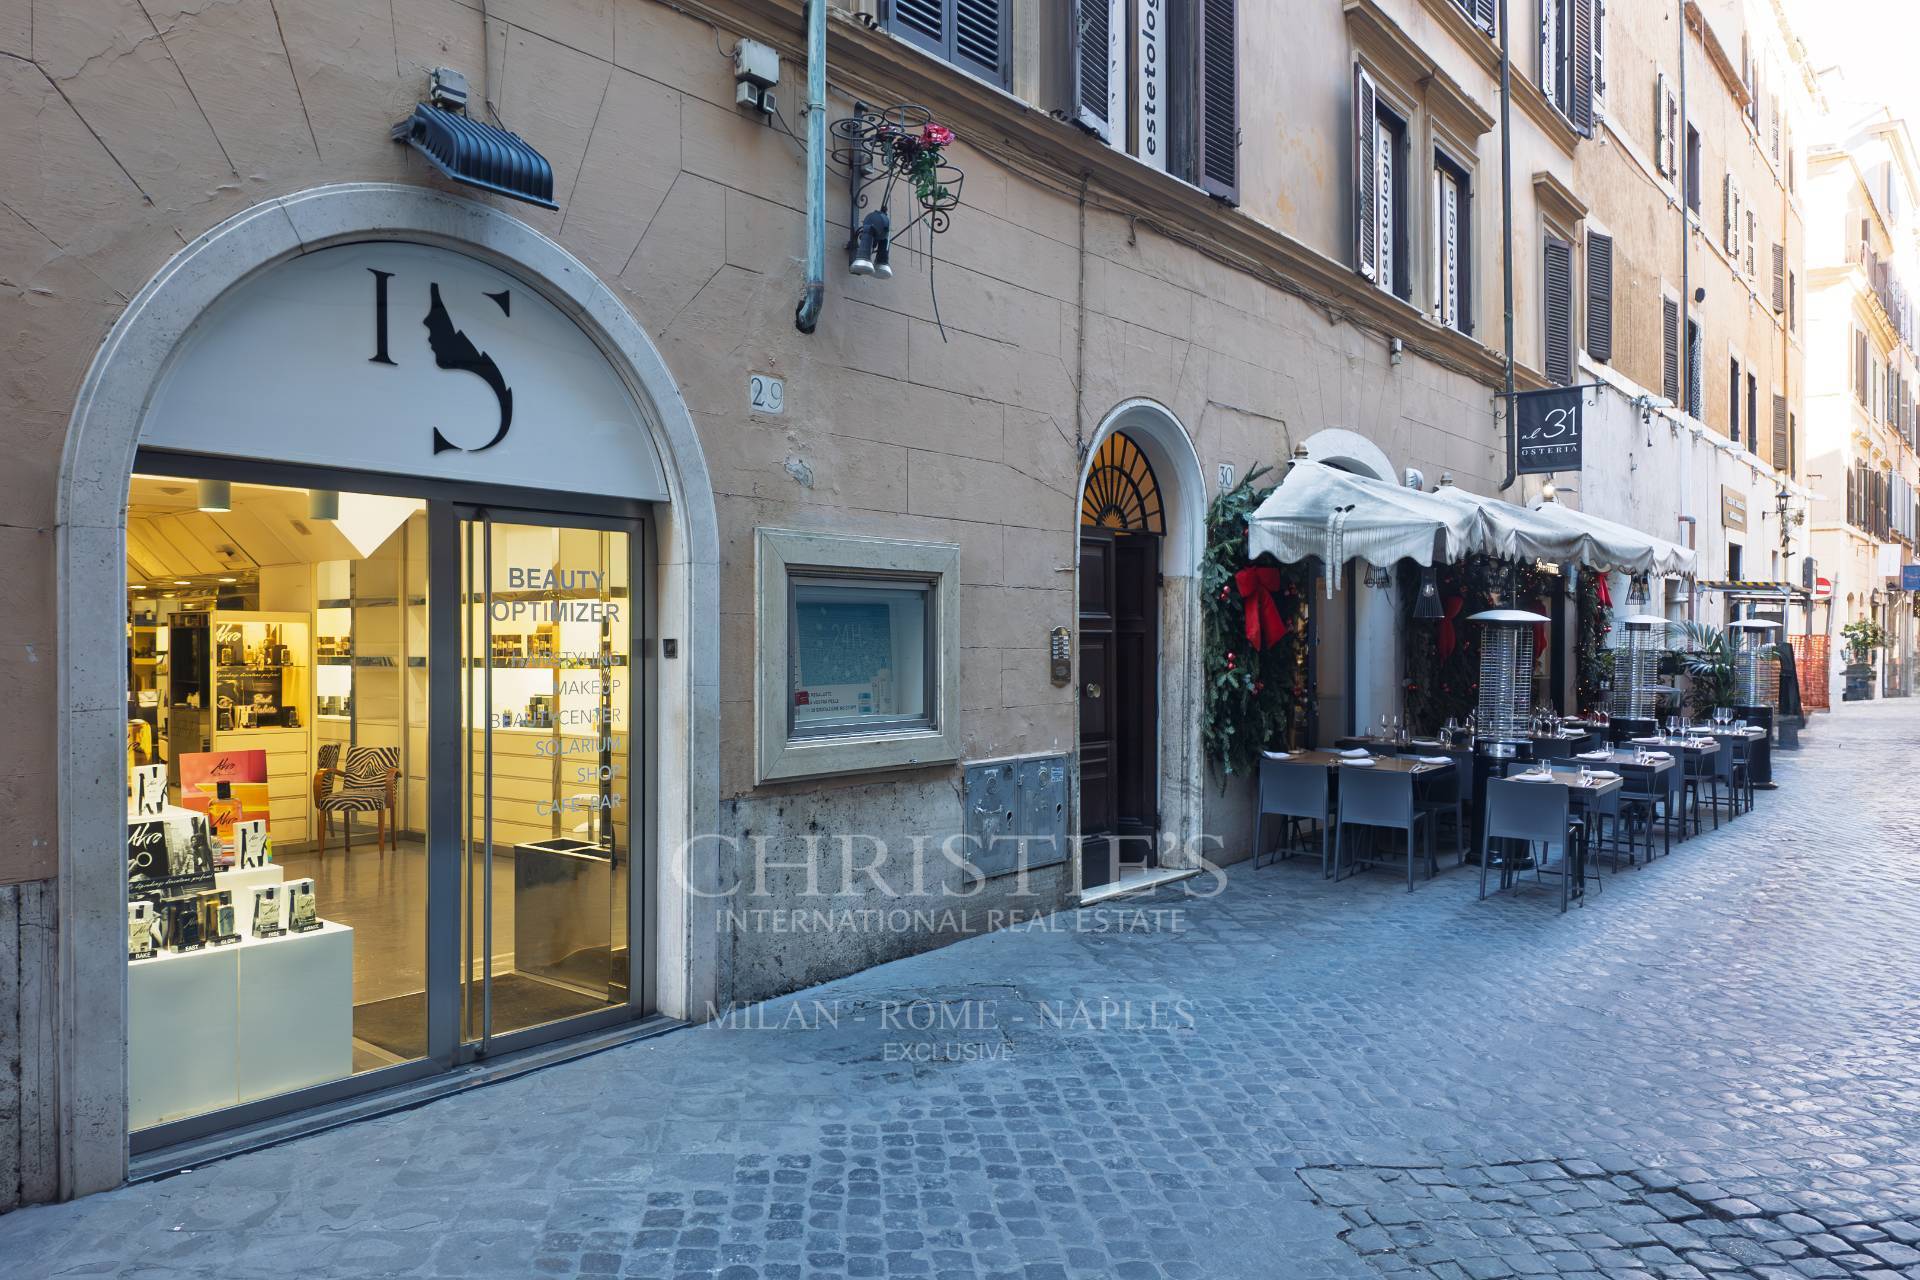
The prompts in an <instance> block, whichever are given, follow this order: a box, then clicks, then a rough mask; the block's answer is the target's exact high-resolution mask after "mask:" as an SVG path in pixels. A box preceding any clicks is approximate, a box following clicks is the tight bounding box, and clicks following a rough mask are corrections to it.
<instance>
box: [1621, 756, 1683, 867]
mask: <svg viewBox="0 0 1920 1280" xmlns="http://www.w3.org/2000/svg"><path fill="white" fill-rule="evenodd" d="M1619 771H1620V790H1619V791H1618V792H1616V793H1615V794H1616V795H1617V796H1618V797H1619V801H1620V813H1621V816H1622V817H1624V818H1626V820H1627V823H1628V839H1629V853H1628V856H1629V857H1630V858H1631V857H1632V856H1633V853H1632V843H1631V841H1632V824H1633V822H1634V821H1636V820H1638V821H1640V822H1642V823H1644V824H1645V827H1646V832H1647V861H1648V862H1652V861H1653V824H1654V823H1655V822H1656V821H1659V818H1660V806H1661V805H1662V804H1665V803H1667V799H1668V795H1669V789H1668V788H1669V784H1668V782H1667V777H1666V775H1665V774H1662V773H1660V772H1658V771H1657V770H1654V769H1637V768H1635V767H1634V766H1632V765H1630V764H1628V765H1621V766H1619ZM1668 772H1669V773H1676V772H1678V769H1677V768H1676V769H1673V770H1669V771H1668ZM1660 841H1661V849H1662V852H1663V853H1672V852H1673V828H1672V827H1671V826H1670V825H1669V824H1667V823H1665V822H1661V823H1660Z"/></svg>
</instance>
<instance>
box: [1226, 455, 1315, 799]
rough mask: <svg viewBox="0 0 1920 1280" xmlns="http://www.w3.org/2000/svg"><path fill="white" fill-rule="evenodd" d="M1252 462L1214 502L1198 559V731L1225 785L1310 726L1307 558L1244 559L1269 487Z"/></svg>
mask: <svg viewBox="0 0 1920 1280" xmlns="http://www.w3.org/2000/svg"><path fill="white" fill-rule="evenodd" d="M1268 470H1269V469H1268V468H1266V467H1259V466H1256V467H1253V468H1252V469H1250V470H1249V471H1248V472H1247V474H1246V475H1245V476H1244V477H1243V478H1242V479H1241V480H1240V483H1238V484H1236V485H1234V486H1233V488H1231V489H1229V490H1227V491H1226V492H1225V493H1223V494H1221V495H1220V496H1219V497H1217V498H1215V499H1214V500H1213V504H1212V505H1211V506H1210V507H1208V508H1207V547H1206V552H1205V554H1204V556H1203V558H1202V560H1201V562H1200V613H1201V622H1202V642H1203V644H1204V645H1205V653H1204V657H1205V668H1206V698H1205V710H1204V719H1203V723H1202V726H1201V737H1202V741H1203V744H1204V747H1205V750H1206V754H1207V760H1208V762H1209V763H1211V764H1212V765H1213V767H1214V768H1215V769H1216V770H1217V771H1219V773H1220V775H1221V786H1222V787H1223V788H1224V787H1225V785H1226V779H1227V777H1229V776H1232V775H1235V774H1248V773H1251V772H1253V770H1254V767H1255V765H1257V764H1258V762H1259V760H1260V752H1261V751H1263V750H1267V749H1270V748H1273V747H1277V746H1280V745H1283V744H1285V743H1287V742H1289V741H1291V740H1292V736H1293V733H1294V730H1295V729H1296V727H1298V726H1301V725H1304V723H1305V721H1306V715H1307V709H1308V707H1309V706H1310V704H1311V697H1312V695H1311V694H1310V693H1309V692H1308V689H1307V624H1306V602H1307V592H1308V591H1309V590H1310V589H1311V581H1312V579H1311V575H1310V572H1309V570H1308V569H1307V568H1306V567H1305V566H1304V565H1282V564H1280V563H1278V562H1277V561H1275V560H1274V559H1273V557H1271V556H1265V555H1263V556H1261V557H1260V559H1259V560H1257V561H1254V560H1249V559H1248V558H1247V517H1248V516H1249V515H1251V514H1252V513H1253V510H1254V508H1256V507H1258V506H1259V505H1260V502H1261V500H1262V499H1263V498H1265V497H1266V496H1267V494H1268V493H1269V492H1270V491H1271V486H1268V487H1267V488H1256V487H1255V483H1256V482H1257V481H1258V480H1259V479H1260V477H1262V476H1264V475H1266V474H1268Z"/></svg>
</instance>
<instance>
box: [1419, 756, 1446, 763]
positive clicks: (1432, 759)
mask: <svg viewBox="0 0 1920 1280" xmlns="http://www.w3.org/2000/svg"><path fill="white" fill-rule="evenodd" d="M1420 763H1421V764H1452V763H1453V760H1452V758H1451V757H1449V756H1421V757H1420Z"/></svg>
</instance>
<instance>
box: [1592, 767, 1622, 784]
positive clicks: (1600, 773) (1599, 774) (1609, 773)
mask: <svg viewBox="0 0 1920 1280" xmlns="http://www.w3.org/2000/svg"><path fill="white" fill-rule="evenodd" d="M1588 772H1589V773H1590V774H1591V775H1592V776H1593V777H1596V778H1598V779H1600V780H1601V781H1602V782H1606V781H1610V780H1611V779H1614V778H1617V777H1619V776H1620V775H1619V774H1617V773H1615V772H1614V771H1613V770H1611V769H1591V770H1589V771H1588Z"/></svg>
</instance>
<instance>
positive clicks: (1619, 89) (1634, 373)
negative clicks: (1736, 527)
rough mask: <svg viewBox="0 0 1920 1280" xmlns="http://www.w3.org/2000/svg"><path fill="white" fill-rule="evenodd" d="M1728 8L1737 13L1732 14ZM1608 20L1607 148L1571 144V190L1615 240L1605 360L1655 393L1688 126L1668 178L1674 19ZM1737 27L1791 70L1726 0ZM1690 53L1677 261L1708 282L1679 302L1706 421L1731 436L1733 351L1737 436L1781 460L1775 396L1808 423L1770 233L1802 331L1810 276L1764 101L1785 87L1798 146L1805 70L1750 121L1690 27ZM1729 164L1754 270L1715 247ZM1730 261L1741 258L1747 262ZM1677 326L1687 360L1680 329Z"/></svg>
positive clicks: (1676, 292) (1723, 28)
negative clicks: (1694, 172) (1662, 89)
mask: <svg viewBox="0 0 1920 1280" xmlns="http://www.w3.org/2000/svg"><path fill="white" fill-rule="evenodd" d="M1736 10H1737V13H1738V15H1739V16H1740V21H1739V22H1738V23H1736V22H1735V21H1734V18H1733V17H1731V16H1729V15H1730V14H1733V13H1735V11H1736ZM1769 16H1770V11H1769ZM1607 24H1608V26H1607V72H1606V78H1607V97H1606V111H1605V116H1606V124H1605V128H1604V130H1603V136H1604V142H1605V145H1582V146H1581V147H1580V149H1579V151H1578V154H1577V156H1576V160H1575V168H1576V173H1577V190H1578V192H1579V194H1580V196H1581V197H1582V198H1583V199H1584V200H1585V201H1586V202H1587V205H1588V213H1589V229H1597V230H1602V231H1605V232H1606V233H1608V234H1610V235H1612V236H1613V237H1614V285H1613V313H1614V321H1613V343H1614V351H1613V359H1612V361H1611V365H1612V367H1613V368H1614V369H1615V370H1617V371H1618V372H1620V373H1622V374H1624V375H1625V376H1626V377H1628V378H1630V379H1632V380H1633V381H1634V382H1636V383H1638V384H1639V385H1640V386H1642V387H1645V388H1648V389H1650V390H1651V391H1653V392H1654V393H1655V394H1659V392H1660V389H1661V384H1662V381H1663V373H1662V358H1663V352H1662V341H1661V338H1662V334H1661V298H1662V296H1663V294H1670V295H1671V296H1673V297H1675V298H1679V297H1681V291H1682V270H1683V268H1682V247H1681V246H1682V229H1681V228H1682V209H1683V208H1684V204H1683V201H1684V199H1685V191H1684V180H1685V174H1686V144H1685V136H1686V135H1685V123H1684V121H1683V124H1682V126H1681V138H1680V143H1679V147H1678V154H1679V160H1680V171H1681V172H1680V175H1679V178H1678V179H1677V180H1668V179H1667V178H1665V177H1663V176H1661V175H1660V174H1659V172H1658V169H1657V163H1656V156H1655V149H1656V105H1655V100H1656V95H1657V84H1658V79H1659V76H1660V74H1661V73H1663V72H1664V73H1665V74H1666V76H1667V78H1668V81H1669V83H1670V84H1671V85H1672V86H1673V88H1674V91H1675V92H1676V93H1678V91H1679V70H1680V38H1679V34H1678V26H1679V19H1678V17H1677V15H1676V12H1675V11H1674V8H1673V7H1671V6H1644V5H1616V6H1610V7H1609V9H1608V13H1607ZM1743 30H1745V31H1746V32H1747V34H1748V36H1749V39H1750V40H1751V41H1752V42H1753V45H1754V47H1755V48H1756V50H1758V51H1759V52H1760V54H1761V56H1762V57H1763V59H1765V58H1771V59H1772V65H1774V66H1776V67H1781V68H1786V67H1794V66H1795V64H1794V63H1793V62H1792V59H1791V57H1790V55H1789V52H1788V50H1787V48H1786V46H1785V44H1784V40H1783V37H1782V35H1781V32H1780V28H1779V27H1778V25H1777V23H1765V24H1763V23H1760V22H1758V21H1755V22H1753V23H1752V24H1751V25H1748V24H1747V23H1746V20H1745V10H1744V9H1739V8H1738V6H1735V7H1734V8H1732V9H1728V10H1727V11H1726V12H1723V13H1722V15H1721V17H1720V18H1719V19H1718V20H1717V21H1715V24H1714V26H1713V31H1714V34H1715V36H1716V38H1718V39H1719V41H1720V42H1721V44H1722V46H1723V47H1729V48H1730V50H1731V56H1732V57H1733V58H1735V59H1736V60H1737V59H1738V57H1739V51H1740V39H1741V34H1742V31H1743ZM1686 49H1687V55H1686V56H1687V61H1686V93H1687V96H1686V106H1685V120H1688V121H1691V123H1692V124H1693V125H1694V127H1695V128H1697V129H1698V130H1699V131H1700V135H1701V162H1700V173H1701V181H1702V190H1701V193H1700V213H1699V215H1698V217H1697V218H1693V217H1688V219H1687V224H1688V228H1689V229H1688V231H1687V232H1686V242H1687V246H1688V247H1687V249H1686V263H1685V268H1684V270H1685V272H1686V282H1685V289H1686V291H1687V294H1688V295H1691V294H1692V292H1693V291H1694V290H1696V289H1701V288H1704V289H1705V290H1706V298H1705V300H1704V302H1700V303H1693V302H1692V301H1691V297H1690V296H1689V297H1688V299H1687V314H1690V315H1691V316H1692V317H1693V318H1694V319H1695V320H1697V321H1698V322H1699V323H1700V325H1701V331H1702V337H1703V360H1702V372H1703V379H1702V382H1703V396H1702V400H1703V408H1704V410H1705V415H1704V420H1705V422H1706V423H1707V425H1708V426H1709V427H1710V428H1712V429H1713V430H1714V431H1716V432H1718V433H1719V434H1721V435H1726V434H1727V433H1728V427H1729V417H1728V396H1727V392H1728V373H1729V368H1728V360H1729V358H1730V356H1731V354H1732V353H1734V352H1736V351H1737V352H1738V354H1739V358H1740V364H1741V375H1742V381H1743V383H1744V380H1745V375H1746V374H1747V373H1748V372H1752V373H1754V374H1755V376H1756V377H1757V378H1758V380H1759V410H1760V422H1761V430H1760V439H1759V442H1758V444H1757V445H1755V444H1754V442H1753V441H1752V440H1751V439H1750V437H1748V435H1747V419H1746V404H1745V392H1744V391H1743V392H1742V404H1741V419H1740V421H1741V439H1742V443H1744V444H1748V445H1749V446H1752V447H1753V450H1754V452H1756V453H1758V454H1759V456H1760V457H1761V458H1763V459H1764V460H1766V461H1767V462H1770V463H1774V462H1779V463H1784V462H1786V461H1788V460H1787V459H1777V460H1776V459H1775V458H1774V457H1773V449H1772V444H1773V442H1772V431H1771V423H1772V416H1771V415H1772V397H1773V395H1774V393H1775V392H1779V393H1781V394H1783V395H1785V396H1786V397H1787V402H1788V409H1789V412H1790V413H1791V414H1793V416H1794V418H1795V419H1796V420H1797V422H1798V424H1799V427H1800V436H1801V438H1802V439H1804V437H1805V434H1806V428H1807V423H1806V415H1805V413H1804V411H1803V401H1804V392H1803V389H1802V346H1801V341H1800V334H1799V333H1798V332H1790V331H1789V328H1788V323H1787V316H1786V314H1784V313H1775V312H1774V311H1773V309H1772V246H1773V245H1774V244H1775V243H1779V244H1782V245H1784V246H1785V247H1786V254H1787V268H1788V270H1789V271H1790V272H1791V273H1792V274H1793V278H1794V280H1795V282H1796V285H1797V294H1798V308H1797V309H1798V313H1799V322H1800V331H1801V332H1804V329H1805V322H1806V305H1807V294H1808V288H1807V286H1808V281H1807V279H1806V271H1805V268H1804V256H1805V251H1806V250H1805V234H1804V231H1803V226H1802V205H1801V195H1800V194H1799V193H1798V192H1789V191H1788V188H1787V160H1786V157H1787V155H1788V152H1789V150H1790V148H1789V147H1787V146H1786V145H1785V142H1784V139H1783V148H1782V160H1781V162H1780V163H1779V164H1778V165H1776V164H1775V163H1774V162H1773V161H1772V159H1771V154H1770V147H1771V138H1770V129H1771V121H1770V116H1769V113H1768V109H1767V101H1770V100H1771V98H1772V97H1773V96H1774V95H1775V94H1776V93H1778V94H1780V95H1782V97H1783V102H1784V104H1785V105H1786V106H1787V107H1788V108H1789V118H1792V119H1795V120H1797V121H1798V122H1800V124H1801V126H1802V127H1801V129H1800V131H1799V132H1798V133H1797V134H1795V135H1794V136H1793V139H1792V146H1793V147H1796V148H1804V146H1805V136H1806V129H1805V124H1806V123H1807V122H1808V121H1809V119H1810V117H1811V107H1810V105H1809V99H1808V96H1807V92H1806V88H1805V85H1804V83H1803V81H1802V80H1800V79H1797V78H1794V77H1790V76H1788V75H1786V74H1785V73H1784V72H1779V73H1776V74H1775V75H1774V76H1773V77H1772V79H1771V81H1770V82H1763V93H1764V95H1765V99H1764V100H1763V103H1762V112H1761V116H1760V128H1759V129H1758V130H1755V129H1754V128H1753V126H1752V125H1751V124H1750V123H1749V122H1748V120H1747V118H1746V116H1745V113H1744V111H1743V110H1742V108H1741V106H1740V105H1739V102H1738V100H1737V99H1736V98H1735V96H1734V94H1733V91H1732V90H1731V88H1730V87H1729V85H1728V84H1727V82H1726V81H1725V79H1723V77H1722V75H1721V73H1720V71H1719V70H1718V69H1717V68H1716V66H1715V64H1714V62H1713V61H1712V60H1711V59H1710V58H1709V57H1708V54H1707V52H1706V48H1705V45H1704V43H1703V41H1702V38H1701V36H1700V34H1699V33H1698V31H1697V30H1695V29H1693V28H1692V27H1689V29H1688V38H1687V41H1686ZM1797 69H1798V68H1797V67H1796V70H1797ZM1729 170H1731V171H1732V172H1733V173H1734V174H1735V176H1736V180H1737V181H1738V182H1739V184H1740V185H1741V186H1742V187H1743V188H1744V189H1745V192H1746V196H1747V200H1748V202H1749V204H1750V205H1751V207H1752V208H1753V209H1754V210H1755V211H1756V212H1757V213H1758V215H1759V218H1758V235H1757V238H1756V241H1755V253H1754V271H1753V273H1752V274H1751V275H1748V274H1746V273H1745V272H1744V270H1736V266H1735V263H1734V262H1733V261H1732V259H1731V258H1730V257H1729V256H1728V254H1727V253H1726V251H1725V248H1724V244H1725V237H1724V235H1723V230H1722V227H1723V222H1722V219H1723V208H1724V202H1725V183H1724V176H1725V175H1726V174H1727V173H1728V172H1729ZM1742 238H1743V240H1744V238H1745V232H1744V230H1743V232H1742ZM1743 258H1744V249H1743ZM1740 265H1741V266H1744V261H1743V262H1742V263H1741V264H1740ZM1584 270H1585V257H1584V254H1582V255H1581V271H1582V272H1583V273H1584ZM1583 278H1584V277H1583ZM1582 311H1583V314H1582V318H1581V321H1580V325H1579V329H1580V334H1581V337H1582V341H1583V343H1584V338H1585V318H1584V287H1583V307H1582ZM1682 335H1683V336H1682V344H1683V345H1682V360H1683V361H1684V359H1685V354H1684V351H1685V348H1684V341H1685V339H1684V325H1683V327H1682ZM1683 376H1684V364H1683ZM1796 465H1797V464H1796ZM1715 571H1717V569H1716V570H1715Z"/></svg>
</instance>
